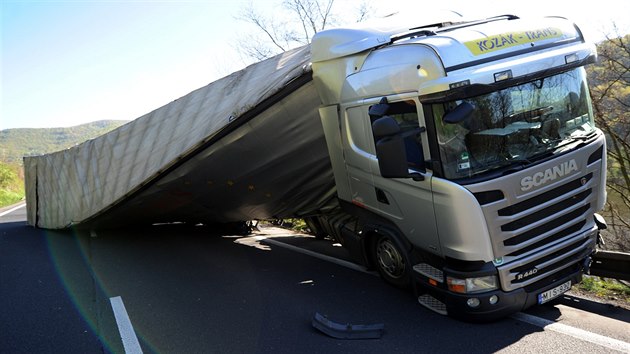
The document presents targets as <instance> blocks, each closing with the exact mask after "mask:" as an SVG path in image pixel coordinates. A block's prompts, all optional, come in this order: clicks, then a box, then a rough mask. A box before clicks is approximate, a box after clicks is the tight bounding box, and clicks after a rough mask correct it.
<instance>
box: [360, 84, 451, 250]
mask: <svg viewBox="0 0 630 354" xmlns="http://www.w3.org/2000/svg"><path fill="white" fill-rule="evenodd" d="M386 99H387V105H388V107H387V110H386V112H385V113H384V114H385V115H387V116H389V117H391V118H393V119H394V120H395V121H396V123H397V124H398V126H399V128H400V135H401V136H402V137H403V139H404V147H405V155H406V158H407V166H408V170H409V173H410V175H415V176H416V177H417V178H384V177H382V176H381V173H380V168H379V161H378V159H377V156H376V141H375V138H374V135H373V133H372V123H373V122H374V121H375V120H376V119H378V118H379V117H370V116H369V114H366V115H365V116H364V117H363V118H362V119H363V120H364V121H365V122H369V124H366V128H367V130H368V138H369V150H370V151H371V153H370V154H368V155H366V156H365V161H364V163H367V164H368V165H369V170H370V172H371V174H372V186H371V187H372V188H371V192H372V193H373V200H374V202H373V204H370V208H371V209H372V210H373V211H375V212H376V213H378V214H380V215H382V216H384V217H387V218H388V219H390V220H392V221H394V222H395V223H396V225H397V226H398V227H399V228H400V230H401V231H402V232H403V233H404V234H405V236H406V237H407V238H408V239H409V241H411V242H412V243H413V244H414V245H415V246H417V247H419V248H422V249H425V250H427V251H429V252H432V253H436V254H441V249H440V243H439V236H438V233H437V226H436V221H435V212H434V206H433V193H432V190H431V179H432V175H433V174H432V171H431V170H430V169H426V168H425V167H424V166H425V165H426V166H429V165H430V164H426V163H425V161H427V160H430V158H431V156H430V155H429V154H430V153H429V144H428V139H427V132H426V129H424V127H425V121H424V115H423V113H422V112H423V111H422V108H421V105H420V103H419V101H418V100H417V98H416V96H415V95H396V96H388V97H386ZM381 100H382V97H378V98H374V99H371V100H365V101H364V107H366V113H367V112H369V107H370V106H372V105H375V104H378V103H379V102H381ZM420 177H421V178H420ZM366 189H367V188H366Z"/></svg>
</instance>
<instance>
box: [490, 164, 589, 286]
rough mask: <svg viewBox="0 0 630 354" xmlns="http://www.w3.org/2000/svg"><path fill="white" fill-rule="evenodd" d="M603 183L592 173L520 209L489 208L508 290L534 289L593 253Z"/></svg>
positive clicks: (528, 201)
mask: <svg viewBox="0 0 630 354" xmlns="http://www.w3.org/2000/svg"><path fill="white" fill-rule="evenodd" d="M595 176H596V175H595ZM598 183H599V179H598V178H594V173H593V172H590V173H587V174H584V175H582V176H579V177H577V178H573V179H572V180H570V181H568V182H565V183H563V184H560V185H559V186H557V187H555V188H552V189H550V190H547V191H544V192H542V193H540V194H538V195H536V196H533V197H532V198H529V199H526V200H523V201H520V202H518V203H516V204H512V205H509V206H505V205H506V204H508V203H507V201H506V200H503V201H502V202H498V203H490V204H488V205H485V206H483V208H484V214H485V215H486V218H487V220H488V225H492V227H490V233H491V235H492V240H493V247H494V252H495V255H497V257H502V260H503V263H502V265H500V266H498V270H499V275H500V279H501V285H502V287H503V289H504V290H506V291H510V290H514V289H517V288H520V287H523V286H527V285H529V284H532V283H534V282H536V281H539V280H541V279H543V278H544V277H546V276H549V275H551V274H554V273H556V272H558V271H561V270H563V269H565V268H567V267H569V266H571V265H574V264H575V263H576V262H578V261H579V260H580V259H582V258H584V257H586V256H588V254H590V252H591V251H592V249H593V247H594V239H595V237H594V236H593V235H594V233H595V232H596V230H595V228H594V226H593V221H592V220H591V219H592V214H593V209H594V207H593V205H594V204H595V198H596V196H595V195H594V194H595V193H594V192H593V190H594V188H595V187H596V186H597V184H598ZM589 228H590V230H591V232H586V233H585V232H584V231H586V230H588V229H589ZM591 236H593V237H591Z"/></svg>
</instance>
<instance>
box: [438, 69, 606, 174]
mask: <svg viewBox="0 0 630 354" xmlns="http://www.w3.org/2000/svg"><path fill="white" fill-rule="evenodd" d="M462 104H463V105H465V106H466V108H467V109H462V110H459V111H462V112H465V113H464V114H460V116H459V117H457V118H456V119H453V118H452V115H451V117H449V119H447V120H446V121H447V122H448V123H447V122H445V119H444V118H445V116H446V115H447V114H448V113H449V112H451V111H453V110H454V109H455V108H456V107H458V106H460V105H462ZM432 111H433V119H434V121H435V125H436V131H437V140H438V145H439V149H440V158H441V161H442V168H443V173H444V177H446V178H448V179H462V178H470V177H477V176H480V175H482V174H485V173H490V172H496V171H499V170H506V169H510V168H513V167H514V166H523V165H527V164H530V163H534V162H536V161H537V160H540V159H543V158H545V157H548V156H550V155H552V154H554V153H558V152H561V151H564V150H565V149H569V148H571V147H573V144H572V143H574V142H575V141H580V140H584V139H587V138H588V137H589V136H590V135H591V134H592V133H593V132H594V131H595V127H594V123H593V113H592V109H591V104H590V97H589V93H588V87H587V84H586V74H585V72H584V70H583V69H582V68H578V69H575V70H573V71H569V72H565V73H562V74H558V75H555V76H550V77H546V78H542V79H538V80H535V81H532V82H528V83H525V84H521V85H518V86H513V87H509V88H506V89H502V90H499V91H495V92H492V93H489V94H485V95H481V96H476V97H470V98H467V99H464V100H457V101H450V102H443V103H436V104H432Z"/></svg>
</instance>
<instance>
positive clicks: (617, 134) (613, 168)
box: [588, 35, 630, 251]
mask: <svg viewBox="0 0 630 354" xmlns="http://www.w3.org/2000/svg"><path fill="white" fill-rule="evenodd" d="M597 50H598V54H599V63H598V64H597V65H594V66H591V67H590V68H589V70H588V73H589V80H590V85H591V87H590V88H591V98H592V101H593V109H594V113H595V120H596V124H597V125H598V126H599V127H600V128H601V129H602V130H603V131H604V133H605V134H606V138H607V148H608V180H607V183H606V186H607V189H608V194H609V197H608V204H607V209H606V214H607V215H606V216H607V219H608V220H607V221H608V224H609V229H610V230H609V231H610V232H609V235H608V240H607V241H608V242H609V243H611V246H610V248H613V249H618V250H621V251H630V35H625V36H618V37H617V38H608V39H607V40H606V41H604V42H602V43H600V44H599V45H598V48H597Z"/></svg>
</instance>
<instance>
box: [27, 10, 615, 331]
mask: <svg viewBox="0 0 630 354" xmlns="http://www.w3.org/2000/svg"><path fill="white" fill-rule="evenodd" d="M595 60H596V51H595V47H594V45H593V44H590V43H588V42H587V41H586V40H585V38H584V36H583V35H582V33H581V32H580V30H579V28H578V27H577V26H575V25H574V24H573V23H572V22H571V21H568V20H567V19H564V18H558V17H546V18H537V19H524V18H519V17H517V16H513V15H505V16H498V17H492V18H486V19H481V20H474V21H468V20H466V21H465V20H458V19H448V20H446V19H443V20H440V21H435V22H428V23H427V22H424V23H414V24H413V25H408V24H405V23H402V22H397V21H396V20H392V21H390V22H388V23H386V25H383V26H371V27H358V28H350V29H331V30H326V31H322V32H319V33H318V34H317V35H315V37H314V38H313V41H312V43H311V45H310V47H305V48H301V49H298V50H295V51H292V52H288V53H285V54H282V55H280V56H278V57H276V58H273V59H270V60H268V61H263V62H261V63H259V64H255V65H253V66H251V67H249V68H246V69H244V70H243V71H241V72H238V73H235V74H233V75H231V76H229V77H227V78H225V79H222V80H219V81H217V82H215V83H213V84H210V85H208V86H207V87H205V88H202V89H200V90H197V91H194V92H192V93H190V94H189V95H187V96H185V97H183V98H181V99H179V100H177V101H174V102H172V103H170V104H168V105H166V106H164V107H162V108H160V109H158V110H156V111H154V112H152V113H150V114H148V115H146V116H143V117H140V118H138V119H137V120H136V121H133V122H131V123H129V124H127V125H125V126H123V127H121V128H119V129H117V130H115V131H113V132H111V133H109V134H106V135H105V136H103V137H100V138H97V139H94V140H92V141H88V142H86V143H84V144H82V145H79V146H77V147H75V148H73V149H70V150H66V151H62V152H59V153H56V154H52V155H45V156H38V157H28V158H26V159H25V169H26V180H27V181H26V185H27V202H28V208H27V209H28V219H29V223H30V224H32V225H34V226H37V227H47V228H64V227H74V226H79V227H80V226H86V227H91V228H92V227H101V226H108V227H111V226H112V225H115V224H119V223H123V222H133V223H141V222H157V221H188V222H217V221H220V222H227V221H247V220H253V219H266V218H282V217H302V218H304V219H305V220H306V221H307V223H308V225H309V226H310V228H311V230H312V231H314V232H315V233H316V234H318V235H320V236H324V235H331V236H332V237H333V238H335V239H336V240H338V241H339V242H341V243H342V244H343V245H344V247H346V249H347V250H348V251H349V253H350V254H351V255H352V256H353V257H354V258H355V259H356V261H357V262H359V263H361V264H364V265H365V266H367V267H371V268H373V269H376V270H378V272H379V273H380V275H381V277H382V278H383V279H384V280H386V281H387V282H389V283H391V284H393V285H396V286H399V287H408V288H409V287H410V288H411V289H413V292H414V294H415V296H416V297H417V299H418V301H419V302H420V303H421V304H422V305H424V306H426V307H428V308H429V309H431V310H433V311H435V312H437V313H440V314H445V315H451V316H456V317H460V318H469V319H474V320H491V319H495V318H499V317H502V316H506V315H508V314H510V313H513V312H516V311H520V310H522V309H524V308H526V307H529V306H532V305H534V304H543V303H546V302H548V301H550V300H551V299H553V298H555V297H558V296H559V295H561V294H562V293H564V292H566V291H567V290H568V289H570V288H571V286H572V285H574V284H576V283H578V282H580V280H581V277H582V274H583V273H584V272H588V269H589V265H590V262H591V255H592V253H593V252H594V250H595V247H596V245H597V243H598V237H599V233H598V231H599V228H603V227H604V223H603V221H602V219H601V218H600V217H598V215H597V214H596V212H597V211H598V210H600V209H601V208H602V207H603V206H604V203H605V200H606V191H605V179H606V144H605V138H604V135H603V134H602V132H601V131H600V130H599V129H597V128H596V127H595V126H594V121H593V112H592V108H591V103H590V97H589V90H588V85H587V81H586V74H585V70H584V66H585V65H586V64H589V63H592V62H594V61H595Z"/></svg>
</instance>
